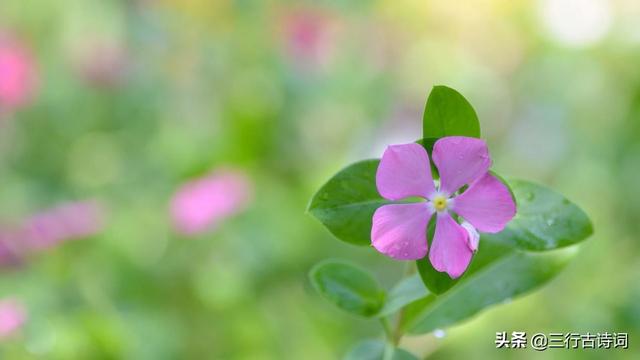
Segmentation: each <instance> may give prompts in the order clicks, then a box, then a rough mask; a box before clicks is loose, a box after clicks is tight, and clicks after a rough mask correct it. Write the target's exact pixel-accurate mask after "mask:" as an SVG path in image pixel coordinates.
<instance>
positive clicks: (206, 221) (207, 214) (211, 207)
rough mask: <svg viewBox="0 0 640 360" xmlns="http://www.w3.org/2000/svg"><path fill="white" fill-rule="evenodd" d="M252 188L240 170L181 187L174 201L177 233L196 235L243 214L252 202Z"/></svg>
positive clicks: (219, 173)
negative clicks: (240, 213)
mask: <svg viewBox="0 0 640 360" xmlns="http://www.w3.org/2000/svg"><path fill="white" fill-rule="evenodd" d="M251 193H252V185H251V183H250V181H249V179H248V178H247V177H246V176H245V174H244V173H242V172H240V171H237V170H228V169H227V170H217V171H214V172H212V173H211V174H209V175H208V176H205V177H203V178H200V179H196V180H193V181H190V182H188V183H186V184H184V185H182V186H181V187H180V189H178V191H177V192H176V194H175V195H174V197H173V199H172V201H171V216H172V218H173V223H174V227H175V228H176V230H177V231H178V232H180V233H182V234H185V235H196V234H200V233H203V232H205V231H207V230H210V229H212V228H214V227H215V226H217V225H218V224H219V223H220V222H221V221H222V220H224V219H226V218H228V217H230V216H232V215H235V214H237V213H239V212H240V211H242V210H243V209H244V208H245V207H246V206H247V204H248V203H249V201H250V199H251Z"/></svg>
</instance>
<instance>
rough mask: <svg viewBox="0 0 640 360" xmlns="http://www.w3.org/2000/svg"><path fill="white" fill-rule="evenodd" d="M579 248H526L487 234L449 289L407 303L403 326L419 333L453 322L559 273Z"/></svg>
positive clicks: (514, 295)
mask: <svg viewBox="0 0 640 360" xmlns="http://www.w3.org/2000/svg"><path fill="white" fill-rule="evenodd" d="M575 252H576V248H567V249H562V250H556V251H549V252H526V251H521V250H518V249H516V248H513V247H510V246H508V245H506V244H504V243H501V242H498V241H495V240H494V239H487V238H483V239H481V240H480V248H479V250H478V253H477V254H476V256H474V259H473V260H472V263H471V265H470V267H469V269H468V270H467V272H466V273H465V274H464V275H463V276H462V277H461V278H460V279H459V280H458V281H457V283H456V284H455V286H453V287H452V288H451V289H449V291H447V292H445V293H444V294H442V295H439V296H437V295H429V296H427V297H425V298H424V299H422V300H420V301H417V302H414V303H412V304H410V305H409V306H407V308H406V311H405V317H404V321H403V324H402V327H403V328H404V329H405V330H407V331H409V332H411V333H416V334H421V333H427V332H430V331H433V330H434V329H437V328H442V327H446V326H450V325H453V324H455V323H457V322H459V321H462V320H465V319H468V318H469V317H471V316H473V315H475V314H477V313H478V312H480V311H482V310H483V309H485V308H487V307H489V306H491V305H493V304H497V303H501V302H504V301H508V300H511V299H513V298H514V297H516V296H518V295H522V294H524V293H526V292H528V291H531V290H533V289H535V288H537V287H539V286H541V285H543V284H544V283H546V282H548V281H549V280H551V279H552V278H553V277H555V276H556V275H557V274H558V273H559V272H560V271H561V270H562V268H563V267H564V266H565V265H566V263H567V262H568V261H569V260H570V258H571V257H572V256H573V255H574V254H575Z"/></svg>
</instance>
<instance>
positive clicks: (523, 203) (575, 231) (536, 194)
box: [486, 180, 593, 251]
mask: <svg viewBox="0 0 640 360" xmlns="http://www.w3.org/2000/svg"><path fill="white" fill-rule="evenodd" d="M509 184H510V185H511V190H512V191H513V194H514V195H515V198H516V202H517V204H518V211H517V213H516V216H515V217H514V218H513V220H511V222H510V223H509V224H508V225H507V227H506V228H505V229H504V230H503V231H502V232H500V233H498V234H487V235H486V237H487V238H494V239H496V240H499V241H502V242H506V243H511V244H514V245H516V246H517V247H518V248H521V249H525V250H531V251H545V250H553V249H557V248H561V247H565V246H569V245H573V244H575V243H577V242H580V241H582V240H584V239H586V238H587V237H589V236H590V235H591V234H592V233H593V225H592V224H591V221H590V220H589V218H588V217H587V215H586V214H585V213H584V211H582V210H581V209H580V208H579V207H577V206H576V205H574V204H573V203H571V202H570V201H569V200H567V199H566V198H565V197H563V196H562V195H560V194H558V193H556V192H554V191H552V190H550V189H548V188H546V187H544V186H541V185H538V184H534V183H531V182H528V181H523V180H511V181H509Z"/></svg>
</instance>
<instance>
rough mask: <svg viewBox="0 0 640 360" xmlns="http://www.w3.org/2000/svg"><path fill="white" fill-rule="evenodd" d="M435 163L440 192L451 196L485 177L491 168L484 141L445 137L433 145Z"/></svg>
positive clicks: (461, 137)
mask: <svg viewBox="0 0 640 360" xmlns="http://www.w3.org/2000/svg"><path fill="white" fill-rule="evenodd" d="M432 156H433V162H434V163H435V165H436V167H437V168H438V171H439V172H440V190H441V191H443V192H445V193H447V194H449V195H451V194H453V193H454V192H456V191H457V190H458V189H460V188H461V187H462V186H463V185H465V184H471V183H472V182H473V181H474V180H476V179H478V178H480V177H481V176H482V175H484V174H485V173H486V172H487V171H488V170H489V167H490V166H491V158H490V157H489V150H488V149H487V144H486V143H485V142H484V140H480V139H476V138H471V137H464V136H449V137H444V138H442V139H440V140H438V141H436V143H435V144H434V145H433V154H432Z"/></svg>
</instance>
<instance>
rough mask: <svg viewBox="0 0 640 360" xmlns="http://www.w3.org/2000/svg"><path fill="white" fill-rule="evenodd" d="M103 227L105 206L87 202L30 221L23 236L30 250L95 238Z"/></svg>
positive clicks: (54, 210)
mask: <svg viewBox="0 0 640 360" xmlns="http://www.w3.org/2000/svg"><path fill="white" fill-rule="evenodd" d="M103 226H104V211H103V208H102V206H100V204H99V203H98V202H97V201H94V200H87V201H78V202H69V203H65V204H61V205H58V206H56V207H54V208H52V209H48V210H46V211H43V212H41V213H38V214H35V215H33V216H31V217H29V218H27V219H26V221H25V222H24V224H23V226H22V227H21V231H20V235H21V237H22V238H23V241H24V242H25V243H26V244H27V247H28V248H29V249H30V250H37V249H43V248H49V247H52V246H55V245H57V244H59V243H61V242H63V241H66V240H73V239H81V238H85V237H88V236H92V235H95V234H97V233H98V232H100V230H102V228H103Z"/></svg>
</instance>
